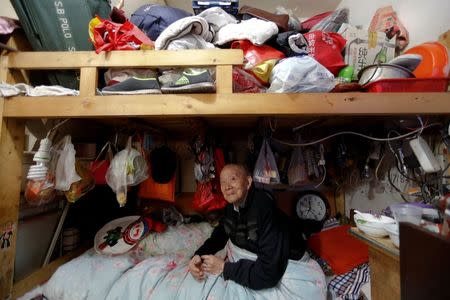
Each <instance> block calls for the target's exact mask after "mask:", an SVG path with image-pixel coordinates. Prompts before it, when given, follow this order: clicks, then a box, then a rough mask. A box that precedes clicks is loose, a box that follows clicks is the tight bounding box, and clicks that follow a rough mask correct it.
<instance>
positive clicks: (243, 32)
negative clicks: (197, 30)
mask: <svg viewBox="0 0 450 300" xmlns="http://www.w3.org/2000/svg"><path fill="white" fill-rule="evenodd" d="M277 33H278V27H277V25H276V24H275V23H274V22H269V21H263V20H260V19H256V18H252V19H249V20H246V21H242V22H241V23H239V24H228V25H225V26H224V27H222V28H221V29H220V30H219V31H218V32H217V34H216V37H215V39H214V44H216V45H223V44H225V43H228V42H231V41H235V40H249V41H250V42H252V43H253V44H255V45H262V44H264V43H265V42H266V41H267V40H268V39H270V38H271V37H272V36H274V35H276V34H277Z"/></svg>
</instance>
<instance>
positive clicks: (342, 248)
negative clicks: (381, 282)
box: [308, 226, 369, 275]
mask: <svg viewBox="0 0 450 300" xmlns="http://www.w3.org/2000/svg"><path fill="white" fill-rule="evenodd" d="M349 229H350V226H337V227H334V228H331V229H328V230H324V231H321V232H319V233H317V234H314V235H312V236H311V237H310V238H309V240H308V245H309V247H310V248H311V250H312V251H313V252H314V253H316V254H317V255H318V256H319V257H321V258H323V259H324V260H325V261H326V262H327V263H328V264H329V265H330V267H331V269H332V270H333V272H334V273H335V274H336V275H340V274H344V273H347V272H349V271H351V270H352V269H353V268H354V267H356V266H358V265H360V264H362V263H365V262H368V261H369V252H368V247H367V245H366V244H365V243H364V242H362V241H360V240H358V239H357V238H356V237H353V236H351V235H350V233H349V232H348V230H349Z"/></svg>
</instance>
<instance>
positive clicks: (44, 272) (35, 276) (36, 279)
mask: <svg viewBox="0 0 450 300" xmlns="http://www.w3.org/2000/svg"><path fill="white" fill-rule="evenodd" d="M84 251H86V248H81V249H78V250H75V251H73V252H70V253H68V254H66V255H64V256H61V257H60V258H58V259H56V260H54V261H52V262H51V263H50V264H48V265H46V266H45V267H43V268H41V269H39V270H37V271H36V272H34V273H32V274H31V275H29V276H27V277H26V278H24V279H22V280H21V281H19V282H17V283H15V284H14V287H13V293H12V296H13V299H17V298H18V297H20V296H23V295H24V294H25V293H27V292H29V291H30V290H32V289H33V288H35V287H36V286H37V285H39V284H42V283H44V282H45V281H47V280H48V279H50V277H51V276H52V275H53V273H55V271H56V269H58V267H59V266H61V265H62V264H65V263H66V262H68V261H70V260H72V259H74V258H75V257H78V256H80V255H81V254H82V253H83V252H84Z"/></svg>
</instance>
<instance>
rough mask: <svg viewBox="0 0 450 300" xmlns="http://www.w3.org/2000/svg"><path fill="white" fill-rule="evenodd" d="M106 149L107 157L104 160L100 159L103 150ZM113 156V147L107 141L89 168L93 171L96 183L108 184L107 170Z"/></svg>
mask: <svg viewBox="0 0 450 300" xmlns="http://www.w3.org/2000/svg"><path fill="white" fill-rule="evenodd" d="M106 149H107V151H106V158H105V159H103V160H98V159H99V158H100V156H101V155H102V153H103V151H105V150H106ZM112 158H113V153H112V149H111V144H110V143H109V142H107V143H106V144H105V145H104V146H103V148H102V150H100V152H99V153H98V155H97V157H96V158H95V160H94V161H93V162H91V163H90V165H89V168H90V170H91V172H92V175H93V176H94V179H95V184H96V185H105V184H106V171H108V168H109V164H110V162H111V160H112Z"/></svg>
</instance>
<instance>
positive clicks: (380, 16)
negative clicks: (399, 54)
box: [369, 5, 409, 50]
mask: <svg viewBox="0 0 450 300" xmlns="http://www.w3.org/2000/svg"><path fill="white" fill-rule="evenodd" d="M391 28H393V30H394V32H396V31H398V36H397V43H396V46H397V47H398V49H399V50H403V49H405V48H406V46H408V44H409V34H408V30H406V28H405V26H404V25H403V24H402V22H400V20H399V18H398V16H397V13H396V12H395V11H394V9H393V8H392V6H390V5H389V6H386V7H382V8H379V9H377V11H376V12H375V14H374V15H373V17H372V21H370V26H369V31H371V32H378V31H383V32H387V31H389V30H390V29H391Z"/></svg>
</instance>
